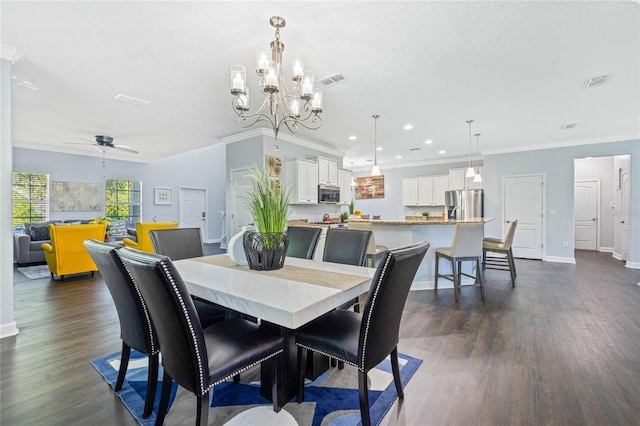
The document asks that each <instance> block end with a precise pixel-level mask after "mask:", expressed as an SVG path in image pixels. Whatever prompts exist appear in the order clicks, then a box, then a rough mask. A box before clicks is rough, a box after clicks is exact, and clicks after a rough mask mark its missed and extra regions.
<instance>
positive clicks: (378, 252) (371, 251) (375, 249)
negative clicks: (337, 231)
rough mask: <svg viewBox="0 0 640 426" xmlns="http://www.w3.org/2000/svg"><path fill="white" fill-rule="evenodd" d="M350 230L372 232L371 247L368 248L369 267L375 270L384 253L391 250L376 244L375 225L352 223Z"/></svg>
mask: <svg viewBox="0 0 640 426" xmlns="http://www.w3.org/2000/svg"><path fill="white" fill-rule="evenodd" d="M349 229H361V230H363V231H371V238H370V239H369V245H368V246H367V266H369V267H371V268H375V267H376V265H377V263H378V262H377V261H378V260H379V259H380V257H381V256H382V253H384V252H385V251H387V250H389V247H387V246H383V245H378V244H376V239H375V236H374V235H373V225H372V224H370V223H368V222H350V223H349Z"/></svg>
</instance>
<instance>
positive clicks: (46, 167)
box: [13, 144, 225, 241]
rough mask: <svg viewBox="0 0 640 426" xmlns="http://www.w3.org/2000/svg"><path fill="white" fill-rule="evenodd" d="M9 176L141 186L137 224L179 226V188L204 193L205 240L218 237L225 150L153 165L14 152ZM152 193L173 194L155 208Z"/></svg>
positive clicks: (83, 215)
mask: <svg viewBox="0 0 640 426" xmlns="http://www.w3.org/2000/svg"><path fill="white" fill-rule="evenodd" d="M13 170H14V171H17V172H34V173H47V174H49V176H50V180H52V181H63V182H93V183H104V181H105V179H127V180H139V181H142V220H143V221H145V222H148V221H151V220H153V218H154V217H156V219H157V220H159V221H169V220H178V219H179V216H180V204H179V193H180V186H191V187H197V188H204V189H207V190H208V193H207V203H208V205H207V207H208V211H209V220H208V223H207V227H208V235H206V236H204V237H205V239H206V240H209V241H210V240H217V239H219V238H220V237H221V232H222V221H223V219H222V218H220V215H219V214H217V212H218V211H224V210H225V188H224V184H223V180H224V176H225V146H224V144H216V145H211V146H209V147H206V148H202V149H199V150H195V151H190V152H185V153H182V154H177V155H174V156H171V157H167V158H164V159H160V160H157V161H155V162H152V163H137V162H131V161H121V160H112V159H109V158H108V156H107V158H106V159H105V167H102V158H97V157H88V156H83V155H72V154H61V153H55V152H49V151H39V150H32V149H24V148H14V149H13ZM154 187H168V188H172V189H173V203H172V204H171V205H155V204H154V193H153V188H154ZM100 213H103V212H51V213H50V217H51V218H52V219H73V218H79V219H88V218H91V217H93V216H95V215H96V214H100Z"/></svg>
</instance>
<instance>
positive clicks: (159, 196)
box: [153, 188, 172, 205]
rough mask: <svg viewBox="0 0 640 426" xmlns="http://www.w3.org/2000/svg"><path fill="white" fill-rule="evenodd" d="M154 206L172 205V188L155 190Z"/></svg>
mask: <svg viewBox="0 0 640 426" xmlns="http://www.w3.org/2000/svg"><path fill="white" fill-rule="evenodd" d="M153 195H154V204H167V205H169V204H171V202H172V200H171V188H153Z"/></svg>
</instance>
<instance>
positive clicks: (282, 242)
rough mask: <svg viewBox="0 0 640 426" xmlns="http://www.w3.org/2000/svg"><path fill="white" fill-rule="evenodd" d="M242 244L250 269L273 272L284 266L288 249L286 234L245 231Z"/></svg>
mask: <svg viewBox="0 0 640 426" xmlns="http://www.w3.org/2000/svg"><path fill="white" fill-rule="evenodd" d="M242 243H243V246H244V254H245V255H246V256H247V263H248V264H249V268H250V269H253V270H256V271H273V270H275V269H280V268H282V267H283V266H284V259H285V257H286V255H287V247H289V238H288V237H287V233H286V232H265V233H260V232H256V231H247V232H245V233H244V235H243V236H242Z"/></svg>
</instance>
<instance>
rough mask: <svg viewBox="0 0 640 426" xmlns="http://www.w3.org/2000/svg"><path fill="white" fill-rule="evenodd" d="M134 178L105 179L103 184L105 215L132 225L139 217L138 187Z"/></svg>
mask: <svg viewBox="0 0 640 426" xmlns="http://www.w3.org/2000/svg"><path fill="white" fill-rule="evenodd" d="M141 186H142V183H141V182H139V181H135V180H120V179H107V182H106V186H105V212H106V213H105V216H106V217H107V219H111V220H126V221H127V226H131V227H133V226H134V225H135V223H136V222H138V221H139V220H140V217H141V204H140V188H141Z"/></svg>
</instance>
